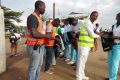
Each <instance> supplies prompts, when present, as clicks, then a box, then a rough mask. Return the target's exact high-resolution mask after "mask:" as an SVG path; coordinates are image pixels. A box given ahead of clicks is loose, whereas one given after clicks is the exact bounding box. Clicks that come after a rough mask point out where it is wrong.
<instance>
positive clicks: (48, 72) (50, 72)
mask: <svg viewBox="0 0 120 80" xmlns="http://www.w3.org/2000/svg"><path fill="white" fill-rule="evenodd" d="M45 73H47V74H53V72H52V71H49V70H48V71H45Z"/></svg>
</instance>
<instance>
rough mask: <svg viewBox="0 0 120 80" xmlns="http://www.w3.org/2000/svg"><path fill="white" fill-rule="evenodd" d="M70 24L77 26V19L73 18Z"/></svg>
mask: <svg viewBox="0 0 120 80" xmlns="http://www.w3.org/2000/svg"><path fill="white" fill-rule="evenodd" d="M70 23H71V25H73V26H76V25H77V19H75V18H71V20H70Z"/></svg>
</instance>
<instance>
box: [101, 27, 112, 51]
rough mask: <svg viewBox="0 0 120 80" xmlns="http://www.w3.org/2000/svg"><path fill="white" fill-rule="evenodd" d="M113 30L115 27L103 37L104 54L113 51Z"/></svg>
mask: <svg viewBox="0 0 120 80" xmlns="http://www.w3.org/2000/svg"><path fill="white" fill-rule="evenodd" d="M113 28H114V25H113V26H112V31H111V32H104V34H103V36H102V37H101V41H102V47H103V51H104V52H106V51H109V50H111V49H112V45H113V43H114V40H113V39H111V38H110V36H112V35H113Z"/></svg>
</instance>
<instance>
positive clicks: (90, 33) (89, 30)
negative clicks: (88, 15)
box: [85, 22, 100, 38]
mask: <svg viewBox="0 0 120 80" xmlns="http://www.w3.org/2000/svg"><path fill="white" fill-rule="evenodd" d="M85 29H86V30H87V31H88V34H89V35H90V36H91V37H93V38H99V37H100V36H99V35H97V34H95V33H94V31H93V26H92V24H90V23H89V22H87V23H86V24H85Z"/></svg>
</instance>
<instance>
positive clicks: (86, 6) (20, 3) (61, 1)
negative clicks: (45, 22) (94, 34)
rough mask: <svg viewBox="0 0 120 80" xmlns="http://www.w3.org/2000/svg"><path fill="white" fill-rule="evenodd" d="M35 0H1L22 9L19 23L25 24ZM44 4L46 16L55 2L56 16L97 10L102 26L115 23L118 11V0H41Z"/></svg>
mask: <svg viewBox="0 0 120 80" xmlns="http://www.w3.org/2000/svg"><path fill="white" fill-rule="evenodd" d="M35 1H36V0H1V2H2V5H4V6H6V7H8V8H10V9H12V10H14V11H24V13H23V15H22V16H21V19H22V20H23V21H22V22H21V23H20V24H19V25H24V26H25V25H26V19H27V16H28V15H29V14H30V13H32V12H33V11H34V3H35ZM42 1H44V2H45V4H46V12H45V14H46V15H47V17H52V5H53V3H55V4H56V17H66V16H68V14H69V13H70V12H80V13H88V14H90V13H91V12H92V11H98V12H99V17H98V23H99V24H100V26H101V27H102V28H104V29H105V28H109V27H111V26H112V25H113V24H115V22H116V20H115V17H116V14H117V13H119V12H120V6H119V4H120V0H42Z"/></svg>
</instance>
